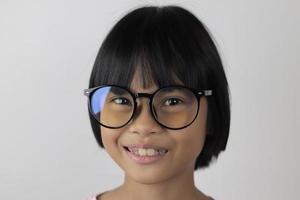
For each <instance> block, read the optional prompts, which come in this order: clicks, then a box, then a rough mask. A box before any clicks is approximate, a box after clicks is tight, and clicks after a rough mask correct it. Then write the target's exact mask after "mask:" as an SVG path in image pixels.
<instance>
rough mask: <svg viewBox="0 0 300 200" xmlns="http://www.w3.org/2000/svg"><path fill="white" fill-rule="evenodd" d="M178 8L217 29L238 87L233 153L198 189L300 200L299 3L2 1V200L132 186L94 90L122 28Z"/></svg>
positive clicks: (221, 199) (217, 194) (225, 197)
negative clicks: (94, 112) (114, 32)
mask: <svg viewBox="0 0 300 200" xmlns="http://www.w3.org/2000/svg"><path fill="white" fill-rule="evenodd" d="M169 3H173V4H177V5H181V6H183V7H185V8H187V9H189V10H190V11H192V12H193V13H194V14H195V15H196V16H197V17H199V19H200V20H202V21H203V22H204V23H205V24H206V25H207V26H208V27H209V29H210V30H211V32H212V33H213V35H214V37H215V38H216V40H217V42H218V47H219V49H220V53H221V55H222V57H223V61H224V65H225V70H226V74H227V77H228V81H229V84H230V88H231V98H232V123H231V131H230V138H229V141H228V145H227V149H226V151H225V152H224V153H222V154H220V157H219V159H218V160H217V161H216V162H214V163H213V164H212V165H211V167H210V168H208V169H205V170H201V171H197V172H196V182H197V186H198V187H199V188H200V189H201V190H202V191H203V192H205V193H206V194H208V195H210V196H212V197H214V198H216V199H217V200H253V199H255V200H260V199H261V200H266V199H272V200H282V199H299V198H300V195H299V191H298V190H299V185H300V184H299V182H300V181H299V179H300V173H299V168H300V159H299V158H300V157H299V155H298V154H299V152H300V151H299V150H300V148H299V143H300V133H299V130H300V125H299V123H300V120H299V119H300V117H299V101H300V95H299V91H300V87H299V85H300V84H299V82H300V81H299V79H300V76H299V73H300V70H299V63H300V55H299V51H300V48H299V47H300V39H299V36H300V28H299V26H300V25H299V24H300V14H299V10H300V3H299V1H297V0H294V1H293V0H264V1H262V0H252V1H246V0H227V1H217V0H203V1H201V0H194V1H175V0H173V1H146V0H135V1H134V0H131V1H129V0H127V1H125V0H124V1H121V0H110V1H100V0H93V1H87V0H86V1H83V0H82V1H76V0H64V1H58V0H48V1H41V0H40V1H38V0H36V1H33V0H27V1H21V0H20V1H14V0H1V1H0V95H1V98H0V123H1V125H0V199H3V200H4V199H10V200H15V199H23V200H38V199H46V200H52V199H61V200H63V199H78V200H83V199H84V198H85V197H87V196H89V195H92V194H95V193H98V192H103V191H105V190H107V189H112V188H113V187H115V186H117V185H118V184H120V183H121V182H122V177H123V175H122V171H121V170H120V169H119V168H118V167H117V166H116V164H115V163H114V162H113V161H112V160H111V159H110V158H109V157H108V155H107V154H106V153H105V151H103V150H102V149H100V148H98V146H97V144H96V141H95V139H94V137H93V135H92V130H91V127H90V122H89V119H88V113H87V112H88V111H87V106H86V105H87V104H86V103H87V99H86V97H85V96H83V92H82V90H83V89H84V88H87V87H88V79H89V75H90V72H91V69H92V65H93V62H94V60H95V57H96V55H97V52H98V49H99V47H100V45H101V43H102V40H103V38H104V36H105V35H106V34H107V33H108V31H109V29H110V28H111V27H112V26H113V24H114V23H115V22H116V21H117V20H118V19H119V18H120V17H121V16H123V15H124V14H125V13H126V12H127V11H128V10H129V9H132V8H134V7H138V6H142V5H146V4H151V5H159V4H161V5H165V4H169Z"/></svg>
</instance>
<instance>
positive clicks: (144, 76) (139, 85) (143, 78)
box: [129, 67, 184, 92]
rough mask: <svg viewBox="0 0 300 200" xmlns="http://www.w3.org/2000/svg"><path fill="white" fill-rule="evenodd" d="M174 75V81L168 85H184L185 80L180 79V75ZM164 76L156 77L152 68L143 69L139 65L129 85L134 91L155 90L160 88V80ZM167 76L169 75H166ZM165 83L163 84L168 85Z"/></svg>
mask: <svg viewBox="0 0 300 200" xmlns="http://www.w3.org/2000/svg"><path fill="white" fill-rule="evenodd" d="M171 76H172V79H173V80H172V83H171V84H167V85H181V86H184V84H183V82H182V81H181V80H179V78H178V77H176V76H175V75H171ZM159 78H162V77H155V76H154V75H153V73H151V71H150V70H146V71H145V70H142V69H141V67H137V68H136V70H135V72H134V74H133V77H132V81H131V83H130V85H129V87H130V90H131V91H133V92H154V91H156V90H157V89H158V88H160V85H159V82H160V81H161V80H158V79H159ZM165 78H167V77H165ZM167 85H165V84H163V85H162V86H167Z"/></svg>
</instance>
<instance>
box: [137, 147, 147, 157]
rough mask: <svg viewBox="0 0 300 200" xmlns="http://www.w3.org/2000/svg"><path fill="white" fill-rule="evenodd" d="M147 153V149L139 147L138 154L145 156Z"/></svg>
mask: <svg viewBox="0 0 300 200" xmlns="http://www.w3.org/2000/svg"><path fill="white" fill-rule="evenodd" d="M146 153H147V151H146V149H139V150H138V154H139V155H141V156H145V155H146Z"/></svg>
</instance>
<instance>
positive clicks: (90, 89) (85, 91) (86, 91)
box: [83, 88, 94, 96]
mask: <svg viewBox="0 0 300 200" xmlns="http://www.w3.org/2000/svg"><path fill="white" fill-rule="evenodd" d="M93 90H94V88H89V89H84V90H83V94H84V95H85V96H90V93H91V92H92V91H93Z"/></svg>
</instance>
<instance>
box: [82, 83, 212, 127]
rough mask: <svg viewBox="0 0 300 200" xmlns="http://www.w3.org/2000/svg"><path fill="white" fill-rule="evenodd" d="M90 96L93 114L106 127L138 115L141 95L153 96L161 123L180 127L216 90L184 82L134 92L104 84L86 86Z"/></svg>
mask: <svg viewBox="0 0 300 200" xmlns="http://www.w3.org/2000/svg"><path fill="white" fill-rule="evenodd" d="M84 95H86V96H88V97H89V101H88V107H89V112H90V113H91V115H92V116H93V117H94V118H95V119H96V120H97V121H98V122H99V123H100V124H101V125H102V126H104V127H106V128H112V129H117V128H121V127H123V126H125V125H127V124H128V123H129V122H130V121H131V120H132V119H133V117H134V114H135V111H136V109H137V99H138V98H143V97H144V98H149V99H150V101H149V107H150V110H151V114H152V116H153V118H154V119H155V121H156V122H157V123H158V124H160V125H161V126H163V127H165V128H168V129H173V130H178V129H183V128H185V127H187V126H189V125H191V124H192V123H193V122H194V120H195V119H196V117H197V115H198V112H199V101H200V97H201V96H210V95H212V90H202V91H196V90H193V89H191V88H187V87H184V86H168V87H163V88H159V89H158V90H156V91H155V92H154V93H152V94H149V93H132V92H131V91H130V90H129V89H127V88H124V87H120V86H116V85H102V86H98V87H94V88H90V89H85V90H84Z"/></svg>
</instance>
